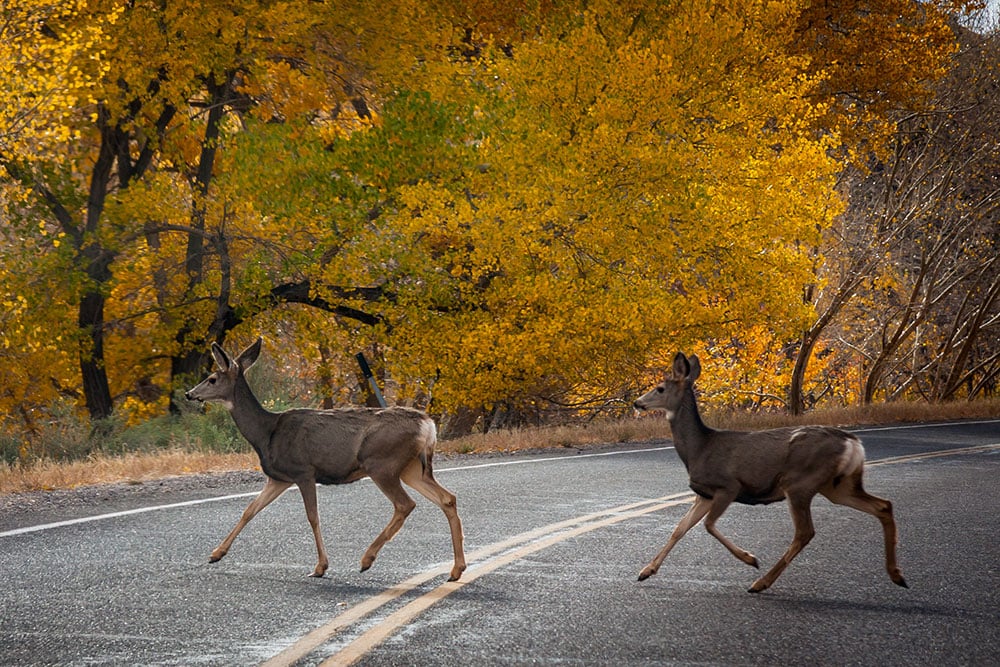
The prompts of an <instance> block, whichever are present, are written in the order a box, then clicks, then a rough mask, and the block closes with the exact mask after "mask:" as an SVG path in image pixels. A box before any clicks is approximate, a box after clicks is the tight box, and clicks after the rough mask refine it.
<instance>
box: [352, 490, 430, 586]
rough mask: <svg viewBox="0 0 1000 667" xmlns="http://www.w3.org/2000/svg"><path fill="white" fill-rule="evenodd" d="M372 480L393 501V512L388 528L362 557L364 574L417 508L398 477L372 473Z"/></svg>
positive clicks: (383, 530) (384, 529)
mask: <svg viewBox="0 0 1000 667" xmlns="http://www.w3.org/2000/svg"><path fill="white" fill-rule="evenodd" d="M371 478H372V481H373V482H375V485H376V486H378V488H379V490H380V491H382V493H384V494H385V497H386V498H388V499H389V500H390V501H392V507H393V512H392V518H391V519H389V523H388V524H386V527H385V528H383V529H382V532H381V533H379V534H378V537H376V538H375V540H374V541H373V542H372V543H371V545H370V546H369V547H368V548H367V549H366V550H365V554H364V556H362V557H361V571H362V572H364V571H365V570H367V569H368V568H370V567H371V566H372V563H374V562H375V557H376V556H378V552H379V550H380V549H381V548H382V547H383V546H384V545H385V543H386V542H388V541H389V540H391V539H392V538H393V536H394V535H395V534H396V533H398V532H399V529H400V528H402V527H403V522H404V521H406V517H408V516H410V512H412V511H413V508H414V507H416V506H417V504H416V503H415V502H413V498H410V496H409V495H408V494H407V493H406V491H405V490H404V489H403V485H402V484H401V483H400V481H399V476H398V475H394V474H389V473H386V474H381V473H371Z"/></svg>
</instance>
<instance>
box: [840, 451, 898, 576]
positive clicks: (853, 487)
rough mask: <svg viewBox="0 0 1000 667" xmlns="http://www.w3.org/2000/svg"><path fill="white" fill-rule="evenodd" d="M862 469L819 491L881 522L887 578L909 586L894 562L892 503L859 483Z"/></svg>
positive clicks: (894, 531) (894, 539)
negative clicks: (866, 489)
mask: <svg viewBox="0 0 1000 667" xmlns="http://www.w3.org/2000/svg"><path fill="white" fill-rule="evenodd" d="M861 477H862V471H861V470H858V471H856V472H854V473H853V474H851V475H849V476H848V477H846V478H845V479H843V480H841V481H840V483H839V484H836V485H835V484H833V483H831V484H830V485H829V486H827V487H824V488H823V489H820V493H822V494H823V495H824V496H826V497H827V498H828V499H829V500H830V502H833V503H837V504H838V505H846V506H847V507H853V508H854V509H856V510H860V511H862V512H866V513H868V514H871V515H872V516H874V517H875V518H876V519H878V520H879V522H880V523H881V524H882V533H883V535H884V536H885V569H886V571H887V572H888V573H889V578H890V579H892V582H893V583H894V584H896V585H897V586H902V587H903V588H909V586H907V585H906V580H905V579H904V578H903V573H902V571H901V570H900V569H899V563H897V562H896V535H897V533H896V521H895V519H894V518H893V515H892V503H891V502H889V501H888V500H886V499H885V498H879V497H878V496H873V495H871V494H870V493H868V492H867V491H865V489H864V487H863V486H862V483H861Z"/></svg>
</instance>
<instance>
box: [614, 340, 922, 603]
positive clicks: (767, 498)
mask: <svg viewBox="0 0 1000 667" xmlns="http://www.w3.org/2000/svg"><path fill="white" fill-rule="evenodd" d="M700 374H701V363H700V362H699V361H698V357H697V356H695V355H692V356H691V357H690V358H688V357H686V356H685V355H684V354H683V353H682V352H678V353H677V355H676V356H675V357H674V361H673V367H672V369H671V370H670V371H668V372H667V373H666V374H665V377H664V379H663V382H661V383H660V384H658V385H657V386H656V387H654V388H653V389H651V390H650V391H649V392H647V393H646V394H644V395H642V396H640V397H639V398H638V399H637V400H636V401H635V403H634V404H633V405H634V407H635V408H636V409H637V410H640V411H641V410H663V411H665V412H666V417H667V420H668V422H669V423H670V431H671V434H672V436H673V443H674V449H675V450H676V452H677V455H678V456H679V457H680V459H681V461H682V462H683V463H684V467H685V468H686V469H687V472H688V476H689V485H690V487H691V490H692V491H694V493H695V500H694V503H693V504H692V505H691V508H690V509H689V510H688V512H687V514H685V515H684V517H683V518H682V519H681V520H680V522H679V523H678V524H677V527H676V528H675V529H674V531H673V533H672V534H671V535H670V538H669V539H668V541H667V544H666V546H664V547H663V549H662V550H661V551H660V552H659V553H658V554H657V555H656V557H655V558H653V560H652V561H651V562H650V563H649V564H648V565H647V566H646V567H645V568H643V570H642V571H641V572H640V573H639V581H643V580H645V579H647V578H649V577H651V576H652V575H654V574H656V573H657V571H658V570H659V569H660V566H661V565H662V564H663V560H664V559H665V558H666V557H667V554H669V553H670V550H671V549H673V547H674V545H676V544H677V542H678V541H680V539H681V538H682V537H684V535H685V534H686V533H687V532H688V530H690V529H691V528H692V527H694V526H696V525H697V524H698V522H699V521H701V520H702V519H705V528H706V530H707V531H708V533H709V534H710V535H711V536H712V537H714V538H715V539H717V540H718V541H719V542H721V543H722V545H723V546H724V547H726V549H728V550H729V552H730V553H732V554H733V555H734V556H736V558H738V559H739V560H741V561H742V562H744V563H746V564H747V565H751V566H753V567H755V568H758V569H759V568H760V564H759V563H758V562H757V558H756V557H755V556H754V555H753V554H751V553H749V552H747V551H745V550H743V549H741V548H739V547H737V546H736V545H735V544H733V543H732V542H730V541H729V540H728V539H727V538H726V537H725V536H724V535H723V534H722V533H721V532H720V531H719V529H718V528H717V527H716V525H715V524H716V522H717V521H718V520H719V517H721V516H722V514H723V513H724V512H725V511H726V508H728V507H729V505H730V504H732V503H734V502H736V503H742V504H746V505H767V504H769V503H774V502H778V501H781V500H787V501H788V505H789V509H790V511H791V515H792V523H793V524H794V527H795V534H794V536H793V538H792V543H791V545H790V546H789V547H788V550H787V551H786V552H785V553H784V555H783V556H782V557H781V558H780V560H778V562H777V563H776V564H775V565H774V567H772V568H771V569H770V570H769V571H768V572H767V573H766V574H764V575H763V576H762V577H760V578H758V579H757V580H756V581H754V582H753V584H752V585H751V586H750V589H749V592H751V593H759V592H761V591H763V590H765V589H767V588H769V587H770V586H772V585H773V584H774V582H775V580H776V579H777V578H778V577H779V576H780V575H781V573H782V572H784V571H785V568H787V567H788V564H789V563H791V562H792V559H794V558H795V556H796V555H798V553H799V552H800V551H802V549H803V548H804V547H805V546H806V545H807V544H808V543H809V541H810V540H811V539H812V538H813V536H814V535H815V529H814V527H813V521H812V514H811V511H810V506H811V504H812V500H813V498H814V497H815V496H816V494H821V495H823V496H825V497H826V498H827V499H829V500H830V501H831V502H833V503H836V504H838V505H846V506H848V507H853V508H854V509H856V510H860V511H862V512H866V513H868V514H871V515H873V516H875V517H876V518H877V519H878V520H879V521H880V522H881V524H882V530H883V533H884V537H885V567H886V570H887V571H888V573H889V578H890V579H891V580H892V581H893V583H895V584H897V585H899V586H902V587H903V588H907V584H906V580H905V579H904V578H903V574H902V572H901V571H900V569H899V565H898V564H897V562H896V522H895V520H894V519H893V513H892V503H890V502H889V501H888V500H885V499H884V498H879V497H877V496H873V495H871V494H869V493H867V492H866V491H865V490H864V487H863V485H862V476H863V474H864V465H865V450H864V447H863V446H862V444H861V441H860V440H859V439H858V438H857V437H856V436H854V435H853V434H851V433H848V432H846V431H842V430H840V429H836V428H832V427H828V426H800V427H786V428H776V429H771V430H765V431H726V430H716V429H713V428H710V427H708V426H706V425H705V423H704V422H703V421H702V420H701V416H700V415H699V412H698V404H697V401H696V399H695V393H694V382H695V380H697V379H698V376H699V375H700Z"/></svg>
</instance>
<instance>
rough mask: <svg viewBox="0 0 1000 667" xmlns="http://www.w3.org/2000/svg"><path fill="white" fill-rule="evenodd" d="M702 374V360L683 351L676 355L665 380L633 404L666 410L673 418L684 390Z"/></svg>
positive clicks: (650, 408) (649, 408)
mask: <svg viewBox="0 0 1000 667" xmlns="http://www.w3.org/2000/svg"><path fill="white" fill-rule="evenodd" d="M700 374H701V362H700V361H698V357H696V356H695V355H693V354H692V355H691V358H690V359H688V358H687V357H685V356H684V353H683V352H678V353H677V356H675V357H674V366H673V368H672V369H671V371H670V372H669V373H667V374H666V375H665V376H664V378H663V382H661V383H660V384H658V385H656V386H655V387H653V388H652V389H650V390H649V391H648V392H646V393H645V394H643V395H642V396H640V397H639V398H638V399H637V400H636V402H635V403H633V405H634V406H635V408H636V409H638V410H666V412H667V418H668V419H672V418H673V416H674V414H675V413H676V412H677V408H678V407H680V404H681V400H682V399H683V398H684V392H685V391H687V389H688V388H690V387H691V386H692V385H694V381H695V380H697V379H698V376H699V375H700Z"/></svg>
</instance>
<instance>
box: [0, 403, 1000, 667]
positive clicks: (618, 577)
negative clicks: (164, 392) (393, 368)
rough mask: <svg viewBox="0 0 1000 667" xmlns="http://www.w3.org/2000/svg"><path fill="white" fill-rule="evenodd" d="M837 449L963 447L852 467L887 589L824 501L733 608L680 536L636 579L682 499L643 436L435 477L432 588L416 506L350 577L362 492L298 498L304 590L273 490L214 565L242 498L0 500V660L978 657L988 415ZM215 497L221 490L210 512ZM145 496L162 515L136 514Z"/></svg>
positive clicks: (768, 513)
mask: <svg viewBox="0 0 1000 667" xmlns="http://www.w3.org/2000/svg"><path fill="white" fill-rule="evenodd" d="M859 433H860V435H861V436H862V437H863V439H864V441H865V445H866V448H867V450H868V456H869V460H870V461H875V462H877V461H879V460H886V459H891V458H893V457H904V456H909V455H919V454H923V453H927V452H934V451H941V450H959V449H966V451H963V452H961V453H958V452H956V453H953V454H950V455H947V456H940V457H932V458H914V459H911V460H906V461H900V460H895V461H887V462H886V463H884V464H882V465H874V466H872V467H871V468H870V470H869V472H868V474H867V487H868V489H869V491H871V492H873V493H875V494H877V495H881V496H884V497H887V498H889V499H891V500H892V501H893V502H894V503H895V505H896V516H897V520H898V522H899V524H900V563H901V565H902V567H903V571H904V574H905V575H906V579H907V581H908V582H909V583H910V588H909V589H901V588H898V587H896V586H894V585H893V584H892V583H891V582H890V581H889V579H888V577H887V576H886V574H885V571H884V569H883V567H882V545H881V531H880V530H879V528H878V524H877V522H875V520H874V519H872V518H871V517H869V516H867V515H863V514H860V513H858V512H854V511H852V510H849V509H847V508H842V507H835V506H833V505H830V504H829V503H828V502H827V501H825V500H824V499H817V501H816V503H815V504H814V517H815V523H816V527H817V536H816V538H815V539H814V541H813V542H812V543H811V544H810V545H809V546H808V548H807V549H806V550H805V551H804V552H803V553H802V554H801V555H800V556H799V558H798V559H797V560H796V561H795V562H794V563H793V564H792V565H791V566H790V567H789V569H788V570H787V571H786V572H785V574H784V575H783V576H782V577H781V579H779V580H778V582H777V584H776V585H775V587H774V588H772V589H770V590H768V591H766V592H765V593H763V594H759V595H751V594H748V593H746V592H745V590H746V588H747V586H748V585H749V584H750V583H751V582H752V581H753V580H754V579H755V575H756V574H757V572H756V571H755V570H752V569H751V568H748V567H747V566H745V565H743V564H741V563H739V562H738V561H737V560H736V559H734V558H733V557H732V556H731V555H729V553H728V552H726V551H725V549H723V548H722V546H721V545H719V544H718V543H717V542H715V540H714V539H712V538H711V537H709V536H708V535H707V534H706V533H705V532H704V531H703V530H701V529H696V530H693V531H692V532H691V533H689V534H688V536H687V537H686V538H685V539H684V540H683V541H682V542H681V543H680V544H679V545H678V546H677V548H676V549H675V550H674V551H673V553H671V554H670V557H669V558H668V559H667V561H666V562H665V563H664V566H663V568H662V569H661V570H660V572H659V574H657V575H656V576H654V577H652V578H650V579H649V580H647V581H644V582H641V583H639V582H636V581H635V577H636V575H637V573H638V571H639V570H640V569H641V568H642V567H643V565H645V564H646V562H648V560H649V559H650V558H651V557H652V556H653V555H654V554H655V553H656V551H657V550H658V549H659V548H660V547H661V546H662V545H663V543H664V542H665V540H666V537H667V535H668V533H669V531H670V530H671V529H672V527H673V525H674V524H675V523H676V521H677V520H678V519H679V517H680V516H681V515H682V514H683V512H684V511H685V509H686V502H688V499H689V498H690V494H689V493H688V492H687V489H686V475H685V473H684V470H683V468H682V466H681V465H680V463H679V461H678V459H677V456H676V454H675V453H674V452H673V451H672V450H671V449H669V448H668V446H667V445H669V443H666V442H664V443H653V444H650V445H648V446H644V447H635V446H629V447H624V446H623V447H614V448H604V449H600V450H588V451H587V452H582V453H577V452H573V451H561V452H560V453H559V454H558V455H552V454H540V455H536V456H518V457H493V458H488V459H478V458H471V459H462V460H457V461H451V462H447V461H442V462H440V463H439V465H438V470H439V472H438V478H439V480H440V481H441V482H442V483H443V484H445V485H446V486H448V487H449V488H451V489H452V490H453V491H455V492H456V493H457V494H458V496H459V503H460V504H459V509H460V511H461V513H462V517H463V520H464V522H465V533H466V538H467V541H466V548H467V552H468V554H469V556H470V568H469V570H468V572H467V573H466V576H465V577H463V580H462V581H461V582H458V583H457V584H448V583H445V578H446V575H445V573H446V571H447V569H446V568H447V567H448V565H449V558H450V545H449V538H448V531H447V524H446V521H445V519H444V517H443V516H442V515H441V513H440V512H439V511H438V510H437V508H435V507H433V506H431V505H430V504H428V503H426V502H424V501H423V500H422V499H418V508H417V510H416V511H414V513H413V514H412V515H411V517H410V519H409V520H408V522H407V525H406V526H405V527H404V528H403V530H402V531H401V532H400V534H399V535H398V536H397V537H396V539H394V540H393V541H392V542H391V543H390V544H388V545H387V546H386V547H385V549H383V551H382V553H381V554H380V556H379V560H378V561H377V562H376V563H375V566H374V567H373V568H372V569H371V570H369V571H368V572H365V573H363V574H361V573H359V572H358V571H357V569H358V568H357V563H358V560H359V559H360V556H361V554H362V552H363V551H364V548H365V547H366V546H367V544H368V542H369V541H370V540H371V538H372V537H373V536H374V535H375V534H376V533H377V532H378V530H380V529H381V527H382V525H383V524H384V523H385V522H386V521H387V520H388V517H389V514H390V507H389V504H388V501H386V500H385V499H384V498H383V497H382V496H381V495H380V494H379V493H378V492H377V490H376V489H375V488H374V486H373V485H372V484H371V483H370V482H367V481H364V482H359V483H357V484H354V485H351V486H347V487H336V488H323V489H321V491H320V512H321V516H322V518H323V522H324V523H323V527H324V536H325V538H326V543H327V548H328V550H329V552H330V561H331V568H330V572H329V573H328V574H327V576H326V578H324V579H320V580H317V579H310V578H307V577H306V576H305V574H307V573H308V572H309V571H311V569H312V567H313V565H314V558H315V552H314V548H313V546H312V543H311V535H310V533H309V530H308V526H307V524H306V522H305V517H304V515H303V512H302V507H301V502H300V501H299V499H298V497H297V494H296V493H295V492H289V493H288V494H287V495H286V496H285V497H283V498H281V499H279V500H278V501H276V502H275V503H274V504H273V505H272V506H271V507H269V508H268V509H267V510H266V511H265V512H263V513H262V514H261V515H260V516H258V517H257V519H255V520H254V522H253V523H251V524H250V526H249V527H248V528H247V530H246V531H244V533H243V535H241V536H240V538H239V539H238V540H237V541H236V544H235V545H234V547H233V550H232V551H231V552H230V554H229V556H227V557H226V558H225V559H224V560H223V561H221V562H219V563H216V564H214V565H209V564H208V563H207V556H208V553H209V552H210V551H211V549H212V548H213V547H214V546H215V544H216V543H217V542H218V541H219V540H220V539H221V538H222V537H223V536H224V535H225V533H226V532H227V531H228V530H229V528H230V527H231V526H232V524H233V523H234V522H235V520H236V518H237V517H238V515H239V513H240V512H241V511H242V508H243V506H245V504H246V503H247V502H248V501H249V498H247V497H245V494H246V493H248V492H251V491H255V490H256V488H255V486H256V485H248V483H246V481H241V482H238V483H235V484H234V485H233V486H232V488H229V487H219V488H213V489H195V490H191V489H187V490H181V491H179V492H177V493H176V494H175V493H164V492H161V491H157V492H156V493H143V492H136V493H132V494H115V493H108V494H104V495H103V496H102V497H101V499H100V500H99V501H98V502H89V503H86V504H85V505H83V506H80V505H78V504H67V505H57V506H52V505H46V504H41V505H38V504H35V505H32V506H30V507H29V508H28V509H21V510H19V509H17V508H16V507H15V508H8V510H7V511H6V512H5V513H4V514H3V516H0V614H2V617H0V663H2V664H9V665H21V664H80V665H82V664H161V665H189V664H202V665H229V664H259V663H263V662H265V661H271V664H285V665H287V664H293V663H294V661H296V660H298V659H300V658H301V662H299V663H296V664H319V663H322V662H323V661H329V664H344V663H347V662H350V661H351V660H356V661H357V664H362V665H411V664H412V665H436V664H440V665H468V664H488V665H508V664H509V665H519V664H529V663H537V664H557V663H559V664H562V663H569V664H580V665H604V664H629V665H654V664H655V665H662V664H718V665H728V664H753V665H757V664H759V665H771V664H789V665H793V664H806V663H813V664H820V665H847V664H851V665H879V666H884V665H996V664H1000V635H998V629H1000V612H998V608H1000V606H998V602H1000V572H998V569H1000V568H998V558H997V554H998V548H997V544H996V535H997V529H998V527H1000V526H998V523H1000V522H998V516H1000V513H998V510H1000V483H998V482H997V478H998V472H1000V421H994V422H977V423H964V424H949V425H929V426H922V427H907V428H890V429H869V430H865V431H860V432H859ZM983 445H994V446H995V447H993V448H982V446H983ZM968 448H979V449H973V450H968ZM147 486H149V485H147ZM147 491H149V489H147ZM224 495H235V496H236V497H229V498H226V499H221V500H213V499H212V498H214V497H218V496H224ZM154 498H155V504H157V505H168V504H171V503H175V506H173V507H166V508H162V509H156V510H153V511H139V512H135V510H144V509H146V507H147V506H148V505H149V504H150V503H151V502H154V500H153V499H154ZM109 511H114V512H118V513H119V514H117V515H114V516H107V517H104V518H97V519H96V520H84V521H82V522H76V523H68V524H66V525H55V526H51V527H44V525H43V524H50V525H51V524H53V523H55V522H59V521H64V520H72V521H79V520H80V519H87V518H88V517H91V518H93V517H97V516H98V515H101V514H103V513H105V512H109ZM719 525H720V528H721V529H722V530H723V531H724V532H725V533H726V534H727V535H728V536H729V537H730V538H731V539H732V540H733V541H734V542H736V543H737V544H739V545H741V546H743V547H745V548H747V549H749V550H750V551H752V552H754V553H755V554H756V555H757V557H758V558H759V559H760V560H761V562H762V564H763V565H764V566H765V567H767V566H769V565H770V564H772V563H773V562H774V561H775V560H776V559H777V558H778V557H779V556H780V554H781V553H782V552H783V551H784V549H785V548H786V547H787V543H788V541H789V539H790V537H791V532H792V529H791V522H790V519H789V517H788V513H787V509H786V508H785V507H784V506H783V505H772V506H769V507H745V506H734V507H733V508H731V509H730V511H729V512H727V514H726V516H725V517H723V519H722V520H721V521H720V524H719Z"/></svg>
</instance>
